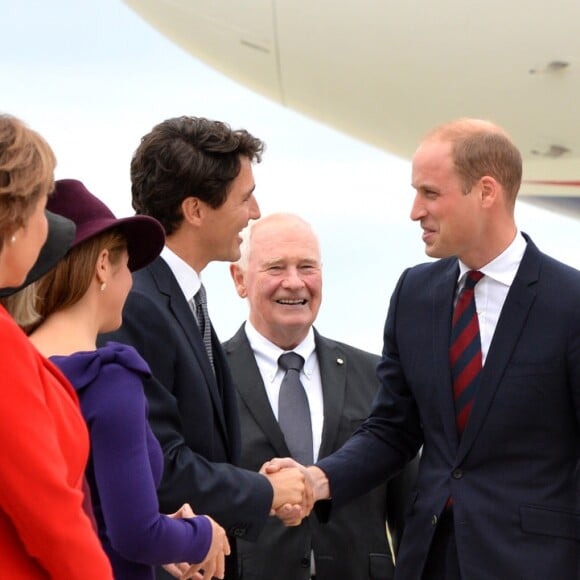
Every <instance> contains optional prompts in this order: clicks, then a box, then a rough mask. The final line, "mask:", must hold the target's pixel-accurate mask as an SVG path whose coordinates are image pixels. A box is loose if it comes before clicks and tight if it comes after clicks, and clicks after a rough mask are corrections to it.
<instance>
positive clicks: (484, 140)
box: [425, 119, 522, 205]
mask: <svg viewBox="0 0 580 580" xmlns="http://www.w3.org/2000/svg"><path fill="white" fill-rule="evenodd" d="M430 139H433V140H440V141H445V142H449V143H451V147H452V149H451V155H452V158H453V164H454V167H455V170H456V171H457V175H458V176H459V178H460V179H461V182H462V184H463V190H464V193H466V194H467V193H469V192H470V191H471V189H472V188H473V186H474V185H475V184H476V183H477V182H478V181H479V180H480V179H481V178H482V177H484V176H486V175H489V176H490V177H493V178H494V179H495V180H496V181H498V182H499V183H500V184H501V185H502V187H503V188H504V191H505V193H506V199H507V200H508V201H509V202H510V203H511V204H512V205H513V204H515V201H516V196H517V194H518V191H519V189H520V185H521V182H522V156H521V153H520V151H519V150H518V148H517V147H516V146H515V144H514V143H513V141H512V140H511V138H510V136H509V135H508V134H507V133H506V132H505V131H504V130H503V129H501V128H500V127H498V126H497V125H494V124H493V123H490V122H489V121H482V120H479V119H458V120H456V121H451V122H449V123H445V124H444V125H441V126H439V127H437V128H436V129H434V130H433V131H431V132H430V133H429V134H428V135H427V137H426V139H425V140H430Z"/></svg>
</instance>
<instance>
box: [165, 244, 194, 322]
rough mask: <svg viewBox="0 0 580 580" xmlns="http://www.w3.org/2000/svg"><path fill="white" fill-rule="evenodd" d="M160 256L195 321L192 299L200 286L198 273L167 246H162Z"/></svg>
mask: <svg viewBox="0 0 580 580" xmlns="http://www.w3.org/2000/svg"><path fill="white" fill-rule="evenodd" d="M160 255H161V257H162V258H163V259H164V260H165V262H166V264H167V265H168V266H169V269H170V270H171V272H173V275H174V276H175V279H176V280H177V284H178V285H179V287H180V288H181V291H182V292H183V295H184V296H185V299H186V300H187V303H188V304H189V305H190V307H191V310H192V312H193V316H194V317H195V319H196V322H197V315H196V312H195V303H194V301H193V299H194V297H195V295H196V294H197V292H198V290H199V288H200V286H201V277H200V275H199V274H198V273H197V272H196V271H195V270H194V269H193V268H192V267H191V266H190V265H189V264H188V263H187V262H186V261H185V260H183V259H182V258H180V257H179V256H178V255H177V254H176V253H175V252H174V251H173V250H170V249H169V248H168V247H167V246H164V247H163V250H162V251H161V254H160Z"/></svg>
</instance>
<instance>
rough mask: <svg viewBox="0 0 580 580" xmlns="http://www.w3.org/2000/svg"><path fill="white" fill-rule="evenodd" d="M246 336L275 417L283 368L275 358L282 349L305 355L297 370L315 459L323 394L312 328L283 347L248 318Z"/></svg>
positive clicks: (317, 448)
mask: <svg viewBox="0 0 580 580" xmlns="http://www.w3.org/2000/svg"><path fill="white" fill-rule="evenodd" d="M245 331H246V336H247V337H248V341H249V342H250V346H251V347H252V350H253V351H254V357H255V359H256V363H257V365H258V369H259V370H260V374H261V375H262V381H263V382H264V386H265V388H266V394H267V395H268V400H269V401H270V406H271V407H272V412H273V413H274V416H275V417H276V420H278V395H279V394H280V385H281V384H282V379H283V378H284V374H285V371H284V370H282V369H281V368H279V367H278V358H279V357H280V355H282V354H283V353H285V352H295V353H296V354H299V355H300V356H301V357H302V358H303V359H304V367H303V368H302V371H301V372H300V381H301V382H302V385H303V386H304V390H305V391H306V396H307V397H308V405H309V406H310V419H311V421H312V446H313V450H312V451H313V457H314V461H315V462H316V460H317V459H318V451H319V450H320V443H321V441H322V427H323V424H324V401H323V398H322V381H321V379H320V367H319V365H318V357H317V356H316V352H315V344H314V331H313V330H312V328H310V330H309V331H308V334H307V336H306V338H305V339H304V340H303V341H302V342H301V343H300V344H299V345H298V346H297V347H296V348H294V349H292V350H291V351H287V350H282V349H281V348H280V347H278V346H276V345H275V344H274V343H273V342H271V341H269V340H268V339H267V338H265V337H264V336H262V335H261V334H260V333H259V332H258V331H257V330H256V329H255V328H254V327H253V326H252V323H251V322H250V321H249V320H248V321H246V325H245Z"/></svg>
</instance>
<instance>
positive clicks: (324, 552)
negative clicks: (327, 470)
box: [224, 326, 416, 580]
mask: <svg viewBox="0 0 580 580" xmlns="http://www.w3.org/2000/svg"><path fill="white" fill-rule="evenodd" d="M315 342H316V353H317V356H318V361H319V364H320V374H321V379H322V390H323V398H324V427H323V434H322V443H321V447H320V457H325V456H327V455H329V454H330V453H332V452H333V451H334V450H336V449H338V448H339V447H340V446H341V445H342V444H343V443H344V442H345V441H346V440H347V439H348V438H349V437H350V435H351V434H352V433H353V432H354V431H355V429H356V428H357V427H358V426H359V425H360V424H361V423H362V422H363V420H364V419H365V418H366V417H367V415H368V411H369V408H370V406H371V403H372V400H373V397H374V395H375V392H376V390H377V388H378V381H377V378H376V375H375V369H376V365H377V362H378V361H379V357H378V356H375V355H372V354H370V353H367V352H364V351H362V350H358V349H356V348H353V347H351V346H348V345H346V344H342V343H339V342H336V341H333V340H329V339H327V338H323V337H322V336H320V335H319V334H318V333H317V332H316V331H315ZM224 351H225V353H226V356H227V358H228V362H229V365H230V369H231V371H232V374H233V376H234V382H235V384H236V387H237V389H238V395H239V402H240V405H239V408H240V421H241V428H242V458H241V465H243V466H244V467H246V468H248V469H252V470H258V469H259V468H260V466H261V465H262V464H263V462H264V461H267V460H269V459H271V458H272V457H288V456H290V452H289V450H288V448H287V446H286V443H285V441H284V436H283V434H282V432H281V430H280V427H279V426H278V423H277V421H276V418H275V416H274V414H273V412H272V409H271V406H270V403H269V400H268V397H267V395H266V390H265V388H264V384H263V381H262V378H261V375H260V371H259V370H258V366H257V364H256V361H255V358H254V355H253V352H252V350H251V347H250V344H249V342H248V339H247V337H246V333H245V331H244V328H243V326H242V328H240V329H239V330H238V332H237V334H236V335H235V336H234V337H233V338H231V339H230V340H228V341H227V342H225V343H224ZM415 469H416V467H415V465H412V466H410V467H409V468H408V469H407V470H406V472H404V474H401V476H399V477H398V478H395V480H397V481H395V480H393V484H391V485H390V487H391V489H389V492H390V493H389V494H387V486H386V485H385V484H383V485H381V486H379V487H377V488H376V489H375V490H373V491H372V492H370V493H368V494H366V495H364V496H362V497H360V498H358V499H357V500H356V501H353V502H352V503H350V504H349V505H346V506H344V507H343V508H341V509H338V510H335V511H333V515H332V520H331V522H329V523H327V524H321V523H320V522H319V521H318V519H317V518H316V517H315V516H314V515H313V516H310V517H309V518H307V519H306V520H305V521H304V522H303V523H302V524H301V525H300V526H298V527H294V528H285V527H284V526H283V525H282V524H281V523H280V522H279V521H278V520H277V518H270V521H269V522H268V524H267V525H266V528H265V530H264V531H263V533H262V534H261V535H260V537H259V539H258V541H257V542H255V543H249V542H244V541H241V542H240V543H239V551H240V567H241V570H240V571H241V576H242V578H243V579H244V580H272V579H273V578H275V579H276V580H303V579H307V578H309V576H310V552H311V550H312V549H314V553H315V558H316V576H317V580H337V579H338V578H348V579H349V580H371V579H372V580H375V579H377V580H378V579H380V580H387V579H389V578H391V577H392V574H393V562H392V558H391V554H390V551H389V547H388V543H387V538H386V533H385V520H386V519H387V513H389V516H390V517H389V524H390V526H392V529H393V534H394V537H395V541H396V538H397V537H398V536H399V535H400V532H401V528H402V525H403V510H404V504H405V503H406V498H407V497H409V496H410V495H411V494H410V493H409V491H410V486H411V485H412V483H411V482H412V481H414V470H415ZM387 498H388V499H389V500H390V501H389V502H388V501H387ZM388 508H390V510H389V509H388Z"/></svg>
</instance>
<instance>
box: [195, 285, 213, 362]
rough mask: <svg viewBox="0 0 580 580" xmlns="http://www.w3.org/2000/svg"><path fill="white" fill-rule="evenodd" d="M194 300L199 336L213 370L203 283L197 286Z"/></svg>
mask: <svg viewBox="0 0 580 580" xmlns="http://www.w3.org/2000/svg"><path fill="white" fill-rule="evenodd" d="M194 301H195V316H196V318H197V324H198V326H199V332H200V333H201V337H202V339H203V346H204V347H205V352H206V353H207V356H208V358H209V362H210V363H211V368H212V369H213V370H214V372H215V369H214V366H213V349H212V346H211V324H210V321H209V313H208V311H207V296H206V293H205V288H204V286H203V284H202V285H201V286H200V287H199V290H198V291H197V294H196V295H195V298H194Z"/></svg>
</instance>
